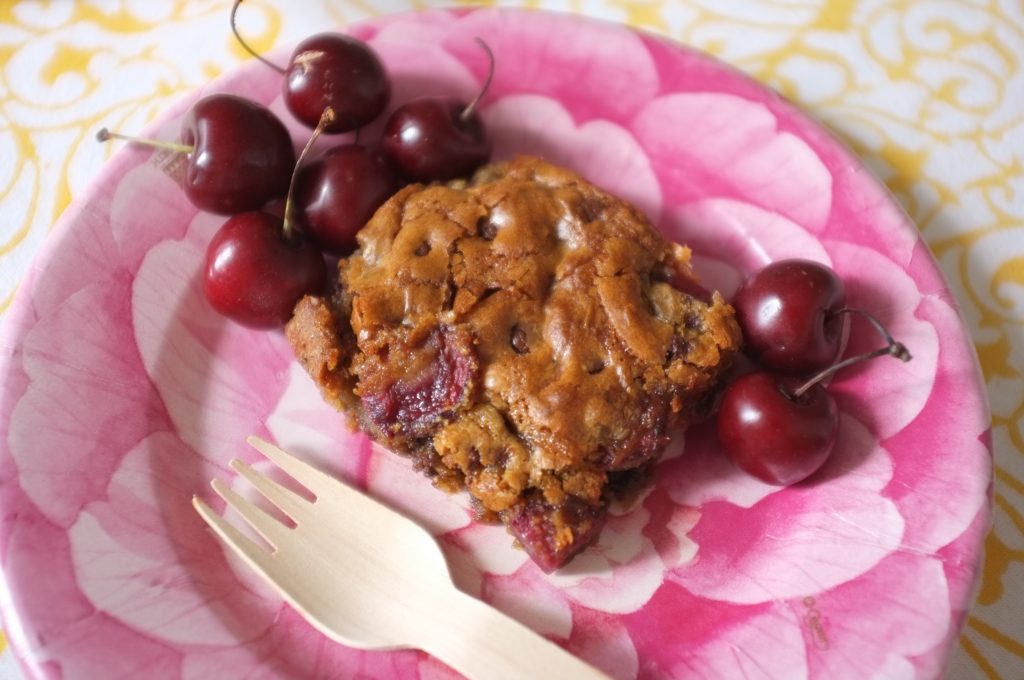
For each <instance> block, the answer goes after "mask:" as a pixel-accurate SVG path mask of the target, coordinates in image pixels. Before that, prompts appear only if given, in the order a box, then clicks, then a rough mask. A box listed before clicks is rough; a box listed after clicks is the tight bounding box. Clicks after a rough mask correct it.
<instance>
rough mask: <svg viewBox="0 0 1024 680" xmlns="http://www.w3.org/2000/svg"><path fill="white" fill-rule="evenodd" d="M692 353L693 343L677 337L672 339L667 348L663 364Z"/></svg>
mask: <svg viewBox="0 0 1024 680" xmlns="http://www.w3.org/2000/svg"><path fill="white" fill-rule="evenodd" d="M691 351H693V343H692V342H690V341H689V340H684V339H683V338H680V337H679V336H678V335H677V336H675V337H674V338H672V344H671V345H670V346H669V348H668V352H667V353H666V354H665V362H666V363H669V362H672V361H674V360H676V359H678V358H680V357H685V356H686V355H687V354H689V353H690V352H691Z"/></svg>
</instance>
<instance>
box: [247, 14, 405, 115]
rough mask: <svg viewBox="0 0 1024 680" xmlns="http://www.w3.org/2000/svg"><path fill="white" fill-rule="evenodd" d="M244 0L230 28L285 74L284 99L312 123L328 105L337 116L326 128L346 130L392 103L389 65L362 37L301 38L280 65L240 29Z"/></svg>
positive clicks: (262, 59) (250, 50) (260, 57)
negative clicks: (386, 67)
mask: <svg viewBox="0 0 1024 680" xmlns="http://www.w3.org/2000/svg"><path fill="white" fill-rule="evenodd" d="M241 2H242V0H235V2H234V3H233V4H232V6H231V31H232V32H233V33H234V34H235V38H236V39H237V40H238V43H239V44H240V45H241V46H242V47H243V48H244V49H245V50H246V51H247V52H248V53H249V54H251V55H252V56H254V57H256V58H257V59H259V60H260V61H262V62H263V63H264V64H266V65H267V66H269V67H270V68H272V69H274V70H275V71H277V72H278V73H281V74H282V75H283V76H284V103H285V105H286V106H287V107H288V110H289V111H291V113H292V115H293V116H295V117H296V118H298V119H299V120H300V121H302V122H303V123H305V124H306V125H308V126H309V127H311V128H312V127H316V126H317V125H318V124H319V123H320V114H321V113H323V111H324V110H325V109H327V108H330V109H332V110H333V111H334V114H335V115H334V120H332V121H331V123H330V124H329V125H327V126H325V127H324V129H323V131H324V132H330V133H334V132H347V131H349V130H355V129H357V128H360V127H362V126H364V125H366V124H368V123H370V122H371V121H373V119H374V118H376V117H377V116H378V115H380V113H381V112H382V111H383V110H384V107H386V106H387V105H388V100H389V99H390V97H391V81H390V80H389V79H388V75H387V72H385V70H384V65H383V64H382V63H381V61H380V59H379V58H378V57H377V54H376V53H375V52H374V51H373V50H372V49H370V46H369V45H367V44H366V43H364V42H363V41H362V40H359V39H357V38H353V37H351V36H347V35H341V34H340V33H320V34H318V35H314V36H312V37H311V38H307V39H306V40H303V41H302V42H301V43H299V45H298V47H296V48H295V51H294V52H293V53H292V58H291V60H290V61H289V62H288V68H281V67H280V66H278V65H277V64H275V63H273V62H271V61H269V60H268V59H266V58H265V57H263V55H261V54H259V53H258V52H256V50H254V49H253V48H252V47H250V46H249V44H248V43H247V42H246V41H245V39H244V38H243V37H242V34H241V33H239V32H238V27H237V25H236V23H235V16H236V15H237V13H238V6H239V5H240V4H241Z"/></svg>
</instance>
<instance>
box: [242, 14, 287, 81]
mask: <svg viewBox="0 0 1024 680" xmlns="http://www.w3.org/2000/svg"><path fill="white" fill-rule="evenodd" d="M241 4H242V0H235V2H234V4H233V5H231V32H232V33H234V34H235V39H236V40H238V44H239V45H241V46H242V48H243V49H244V50H245V51H246V52H248V53H249V54H251V55H252V56H254V57H256V58H257V59H259V60H260V61H262V62H263V63H264V64H266V65H267V66H269V67H270V68H272V69H274V70H275V71H277V72H278V73H280V74H282V75H283V74H284V69H283V68H281V67H280V66H278V65H277V64H275V63H274V62H272V61H270V60H269V59H267V58H266V57H264V56H263V55H262V54H260V53H259V52H257V51H256V50H254V49H253V48H251V47H249V43H247V42H245V39H244V38H243V37H242V34H241V33H239V32H238V27H237V26H236V25H235V14H237V13H238V6H239V5H241Z"/></svg>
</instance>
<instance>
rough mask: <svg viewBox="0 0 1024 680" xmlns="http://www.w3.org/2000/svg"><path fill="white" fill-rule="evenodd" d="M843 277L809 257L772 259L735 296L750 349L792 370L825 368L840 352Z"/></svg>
mask: <svg viewBox="0 0 1024 680" xmlns="http://www.w3.org/2000/svg"><path fill="white" fill-rule="evenodd" d="M844 300H845V291H844V288H843V282H842V281H841V280H840V279H839V277H838V276H836V273H835V272H834V271H832V269H830V268H829V267H826V266H825V265H823V264H819V263H817V262H812V261H810V260H780V261H778V262H773V263H771V264H769V265H768V266H766V267H765V268H764V269H762V270H760V271H759V272H757V273H756V274H754V275H753V276H752V277H751V278H750V279H748V280H747V281H746V282H745V283H744V284H743V287H742V288H740V290H739V292H738V293H736V295H735V297H734V298H733V301H732V304H733V307H735V308H736V318H737V320H738V321H739V324H740V327H741V328H742V329H743V337H744V341H745V343H746V349H747V353H748V354H750V355H751V357H752V358H754V359H755V360H757V361H758V362H759V363H760V364H761V365H762V366H764V367H765V368H767V369H769V370H772V371H776V372H779V373H785V374H788V375H808V374H811V373H813V372H815V371H820V370H821V369H823V368H825V367H826V366H828V365H829V364H831V363H832V362H833V361H835V359H836V357H837V355H838V354H839V348H840V344H841V342H842V335H843V325H844V323H845V318H846V315H845V314H841V313H839V312H840V310H841V309H842V308H843V305H844Z"/></svg>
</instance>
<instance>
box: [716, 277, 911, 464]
mask: <svg viewBox="0 0 1024 680" xmlns="http://www.w3.org/2000/svg"><path fill="white" fill-rule="evenodd" d="M845 298H846V293H845V287H844V286H843V282H842V280H841V279H840V278H839V277H838V276H837V275H836V273H835V272H834V271H833V270H832V269H831V268H830V267H826V266H825V265H823V264H819V263H817V262H812V261H809V260H779V261H777V262H773V263H771V264H769V265H768V266H766V267H764V268H763V269H761V270H760V271H758V272H757V273H756V274H754V276H752V277H751V278H750V279H748V280H747V281H746V282H745V283H744V284H743V287H742V288H740V290H739V292H737V293H736V296H735V297H734V298H733V306H734V307H735V308H736V318H737V320H738V321H739V324H740V327H741V329H742V330H743V337H744V341H745V343H746V352H747V354H748V355H749V356H750V357H751V358H752V359H754V361H755V362H757V363H758V364H759V366H760V369H761V370H755V371H753V372H751V373H747V374H745V375H742V376H740V377H739V378H737V379H736V380H735V381H733V382H732V383H731V384H730V385H729V386H728V387H727V388H726V390H725V393H724V395H723V397H722V402H721V405H720V406H719V409H718V417H717V418H718V419H717V423H716V424H717V426H718V435H719V440H720V441H721V444H722V448H723V450H724V451H725V453H726V455H727V456H728V457H729V458H730V459H731V460H732V461H733V463H735V464H736V466H737V467H739V468H740V469H742V470H744V471H745V472H748V473H750V474H751V475H753V476H755V477H757V478H759V479H761V480H763V481H765V482H768V483H770V484H794V483H796V482H799V481H801V480H803V479H805V478H807V477H809V476H810V475H811V474H813V473H814V472H815V471H817V470H818V469H819V468H820V467H821V466H822V465H823V464H824V463H825V461H826V460H827V459H828V457H829V454H830V453H831V452H832V448H833V447H834V446H835V442H836V435H837V433H838V429H839V412H838V409H837V408H836V402H835V399H834V398H833V397H832V395H831V394H830V393H829V392H828V390H827V389H826V388H825V387H824V385H823V384H822V382H823V381H824V380H826V379H827V378H829V377H831V376H832V375H833V374H834V373H835V372H836V371H838V370H840V369H842V368H845V367H847V366H850V365H852V364H855V363H859V362H861V361H865V360H868V359H872V358H874V357H878V356H884V355H889V356H893V357H896V358H897V359H900V360H901V361H909V360H910V353H909V352H908V351H907V348H906V347H904V346H903V344H902V343H899V342H897V341H896V340H894V339H893V337H892V336H891V335H890V334H889V332H888V331H887V330H886V329H885V327H884V326H882V324H881V323H880V322H879V321H878V320H877V319H875V318H874V317H873V316H872V315H871V314H869V313H868V312H866V311H864V310H862V309H856V308H851V307H847V306H845ZM851 314H853V315H857V316H862V317H864V318H866V319H867V320H868V321H869V322H870V323H871V324H872V325H873V326H874V328H875V329H876V330H877V331H878V333H879V335H881V336H882V337H883V338H884V339H885V342H886V345H885V346H884V347H881V348H879V349H877V350H874V351H871V352H865V353H864V354H859V355H857V356H853V357H848V358H846V359H843V360H839V355H840V352H841V349H842V345H843V338H844V334H845V333H844V328H845V325H846V321H847V319H849V318H850V315H851ZM808 376H810V377H808Z"/></svg>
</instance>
